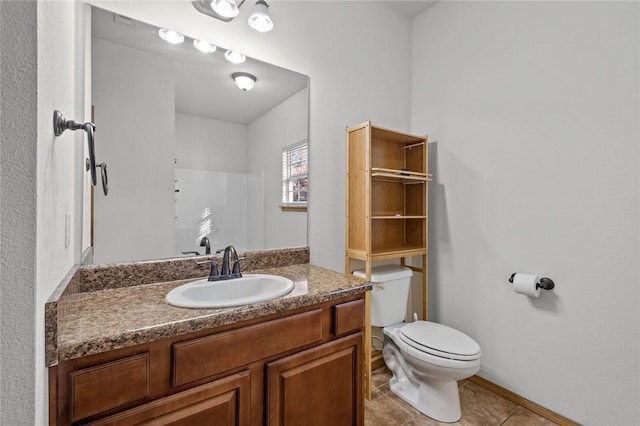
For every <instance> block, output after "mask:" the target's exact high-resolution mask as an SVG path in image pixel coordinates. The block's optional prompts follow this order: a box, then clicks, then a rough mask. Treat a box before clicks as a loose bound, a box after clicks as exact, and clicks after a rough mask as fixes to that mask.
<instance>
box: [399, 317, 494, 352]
mask: <svg viewBox="0 0 640 426" xmlns="http://www.w3.org/2000/svg"><path fill="white" fill-rule="evenodd" d="M398 331H399V333H398V337H399V338H400V339H401V340H402V341H403V342H405V343H406V344H407V345H409V346H411V347H412V348H414V349H415V350H417V351H420V352H424V353H427V354H429V355H432V356H436V357H440V358H447V359H452V360H457V361H474V360H477V359H479V358H480V356H481V355H482V353H481V351H480V345H478V343H477V342H476V341H475V340H473V339H472V338H471V337H469V336H467V335H466V334H464V333H462V332H460V331H458V330H456V329H453V328H451V327H447V326H446V325H442V324H438V323H434V322H429V321H415V322H412V323H409V324H406V325H405V326H403V327H401V328H400V329H399V330H398Z"/></svg>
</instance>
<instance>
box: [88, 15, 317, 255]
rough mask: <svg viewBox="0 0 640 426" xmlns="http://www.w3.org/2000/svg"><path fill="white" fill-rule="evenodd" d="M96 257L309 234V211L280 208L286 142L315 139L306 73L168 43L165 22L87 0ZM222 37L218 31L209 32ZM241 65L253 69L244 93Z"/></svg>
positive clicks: (189, 43)
mask: <svg viewBox="0 0 640 426" xmlns="http://www.w3.org/2000/svg"><path fill="white" fill-rule="evenodd" d="M91 25H92V43H91V56H92V60H91V86H92V87H91V90H92V103H93V105H94V122H95V124H96V127H97V130H96V156H97V159H98V161H99V162H104V163H106V164H107V165H108V171H109V195H108V196H104V195H103V194H102V191H100V190H96V191H95V194H94V203H93V206H94V208H93V225H92V226H93V245H94V256H93V261H94V263H111V262H121V261H133V260H148V259H159V258H169V257H180V256H185V254H183V253H188V252H199V253H201V254H204V253H205V250H206V248H205V247H204V246H200V244H199V243H200V241H201V240H202V238H203V237H207V238H208V239H209V241H210V245H211V249H212V251H215V249H218V248H221V247H224V246H226V245H228V244H232V245H234V246H236V248H238V250H260V249H266V248H279V247H295V246H305V245H306V244H307V214H306V212H305V211H302V212H301V211H288V210H285V209H281V208H280V206H281V204H282V203H281V202H282V193H283V149H286V148H287V147H291V146H294V145H296V144H298V143H301V142H305V141H308V122H309V120H308V115H309V94H308V93H309V92H308V84H309V79H308V77H307V76H305V75H302V74H299V73H296V72H293V71H290V70H287V69H284V68H281V67H278V66H275V65H271V64H267V63H264V62H261V61H257V60H255V59H252V58H246V61H245V62H244V63H242V64H235V65H234V64H232V63H230V62H229V61H228V60H227V59H225V55H224V54H225V49H224V48H221V47H218V49H217V50H216V51H215V52H212V53H202V52H200V51H198V50H196V48H195V47H194V44H193V39H190V38H188V37H185V40H184V42H183V43H181V44H177V45H172V44H169V43H167V42H166V41H164V40H162V39H161V38H160V37H159V36H158V28H156V27H153V26H151V25H148V24H145V23H143V22H139V21H134V20H131V19H129V18H126V17H124V16H121V15H117V14H114V13H112V12H109V11H106V10H102V9H99V8H96V7H92V22H91ZM209 41H211V42H214V43H215V40H209ZM236 72H244V73H250V74H252V75H254V76H255V77H256V79H257V81H256V82H255V86H254V88H253V89H252V90H248V91H243V90H241V89H240V88H238V86H237V85H236V83H235V82H234V80H233V79H232V77H231V76H232V74H234V73H236Z"/></svg>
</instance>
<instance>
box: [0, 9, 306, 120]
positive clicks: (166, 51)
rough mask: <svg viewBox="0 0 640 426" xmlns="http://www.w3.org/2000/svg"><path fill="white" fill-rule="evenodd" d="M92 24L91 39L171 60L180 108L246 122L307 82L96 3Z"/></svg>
mask: <svg viewBox="0 0 640 426" xmlns="http://www.w3.org/2000/svg"><path fill="white" fill-rule="evenodd" d="M0 1H1V0H0ZM91 23H92V25H91V32H92V36H93V37H95V38H99V39H103V40H107V41H110V42H113V43H117V44H121V45H125V46H128V47H131V48H134V49H138V50H143V51H146V52H150V53H154V54H158V55H161V56H166V57H169V58H171V59H173V60H174V61H175V71H176V98H175V100H176V111H178V112H182V113H186V114H190V115H197V116H200V117H208V118H214V119H217V120H221V121H227V122H232V123H240V124H249V123H251V122H252V121H254V120H255V119H256V118H258V117H260V116H262V115H263V114H264V113H265V112H266V111H268V110H270V109H272V108H273V107H275V106H276V105H278V104H280V103H282V102H283V101H284V100H286V99H288V98H289V97H291V96H292V95H294V94H296V93H298V92H299V91H300V90H302V89H303V88H305V87H307V84H308V77H307V76H306V75H303V74H299V73H296V72H293V71H290V70H287V69H285V68H281V67H277V66H275V65H272V64H268V63H266V62H262V61H258V60H256V59H253V58H247V61H246V62H244V63H243V64H240V65H234V64H232V63H230V62H229V61H227V60H226V59H224V52H225V50H224V49H221V48H218V50H216V51H215V52H213V53H209V54H204V53H201V52H199V51H197V50H196V49H195V48H194V47H193V40H192V39H189V38H186V37H185V41H184V43H182V44H179V45H171V44H169V43H167V42H165V41H163V40H162V39H160V37H158V28H156V27H153V26H151V25H148V24H145V23H142V22H139V21H134V20H131V19H128V18H126V17H123V16H121V15H118V14H115V13H112V12H108V11H105V10H103V9H99V8H97V7H92V21H91ZM240 71H241V72H248V73H251V74H253V75H255V76H256V77H257V82H256V85H255V87H254V88H253V89H252V90H250V91H248V92H243V91H241V90H240V89H238V87H237V86H236V85H235V83H234V81H233V80H232V79H231V74H233V73H234V72H240Z"/></svg>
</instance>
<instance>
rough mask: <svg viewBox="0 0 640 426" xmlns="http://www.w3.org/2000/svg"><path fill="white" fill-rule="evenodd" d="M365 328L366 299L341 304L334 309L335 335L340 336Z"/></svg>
mask: <svg viewBox="0 0 640 426" xmlns="http://www.w3.org/2000/svg"><path fill="white" fill-rule="evenodd" d="M363 326H364V299H359V300H354V301H353V302H347V303H341V304H339V305H335V306H334V307H333V334H335V335H336V336H340V335H342V334H346V333H351V332H353V331H357V330H360V329H361V328H362V327H363Z"/></svg>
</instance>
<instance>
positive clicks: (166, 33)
mask: <svg viewBox="0 0 640 426" xmlns="http://www.w3.org/2000/svg"><path fill="white" fill-rule="evenodd" d="M158 35H159V36H160V38H161V39H163V40H164V41H166V42H167V43H171V44H180V43H182V42H183V41H184V36H183V35H182V34H180V33H177V32H175V31H171V30H168V29H166V28H160V29H159V30H158Z"/></svg>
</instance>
